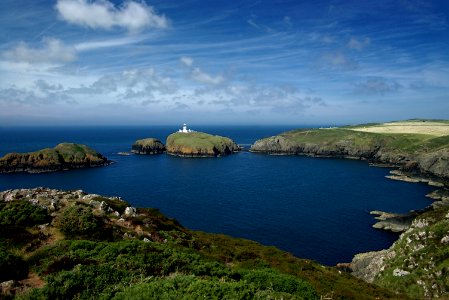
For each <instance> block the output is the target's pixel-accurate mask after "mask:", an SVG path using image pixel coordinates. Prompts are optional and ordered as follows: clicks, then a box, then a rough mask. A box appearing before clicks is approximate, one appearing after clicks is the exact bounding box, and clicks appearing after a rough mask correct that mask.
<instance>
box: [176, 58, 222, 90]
mask: <svg viewBox="0 0 449 300" xmlns="http://www.w3.org/2000/svg"><path fill="white" fill-rule="evenodd" d="M180 61H181V62H182V63H183V64H184V65H185V66H186V67H187V68H188V69H189V70H190V75H189V76H190V78H191V79H193V80H195V81H197V82H200V83H204V84H210V85H217V84H220V83H223V82H224V81H225V78H224V77H223V76H222V75H217V76H213V75H210V74H208V73H206V72H204V71H202V70H201V69H200V68H198V67H194V65H193V63H194V60H193V58H192V57H188V56H183V57H181V58H180Z"/></svg>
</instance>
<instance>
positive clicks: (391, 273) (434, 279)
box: [350, 193, 449, 299]
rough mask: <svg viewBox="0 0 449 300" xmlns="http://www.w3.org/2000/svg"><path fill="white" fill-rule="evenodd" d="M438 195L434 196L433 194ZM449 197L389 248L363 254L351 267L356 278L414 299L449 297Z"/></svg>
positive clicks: (417, 218)
mask: <svg viewBox="0 0 449 300" xmlns="http://www.w3.org/2000/svg"><path fill="white" fill-rule="evenodd" d="M433 194H435V193H433ZM448 202H449V197H448V195H447V193H446V195H445V196H443V197H440V198H439V200H437V201H436V202H434V203H433V205H432V208H431V209H428V210H427V211H426V212H424V213H422V214H420V215H418V216H417V217H416V218H415V219H414V220H413V222H412V223H411V225H410V226H409V228H408V229H407V230H406V231H405V232H404V233H402V234H401V236H400V237H399V239H398V240H397V241H396V242H395V243H394V244H393V245H392V246H391V247H390V248H389V249H386V250H382V251H377V252H369V253H361V254H358V255H356V256H355V257H354V259H353V260H352V263H351V264H350V267H351V269H352V272H353V274H354V275H355V276H357V277H359V278H361V279H364V280H366V281H368V282H372V283H375V284H377V285H379V286H382V287H385V288H388V289H390V290H392V291H397V292H399V293H407V294H408V295H409V296H410V297H411V298H412V299H434V298H444V299H446V298H447V297H448V296H449V281H448V277H447V274H448V272H449V267H448V263H449V256H448V254H447V251H448V247H449V206H448Z"/></svg>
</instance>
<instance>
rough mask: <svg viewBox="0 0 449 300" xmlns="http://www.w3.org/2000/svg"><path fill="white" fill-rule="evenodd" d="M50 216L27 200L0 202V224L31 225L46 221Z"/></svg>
mask: <svg viewBox="0 0 449 300" xmlns="http://www.w3.org/2000/svg"><path fill="white" fill-rule="evenodd" d="M49 220H50V216H49V215H48V213H47V210H45V209H43V208H42V207H39V206H37V205H33V204H31V203H30V202H28V201H24V200H17V201H11V202H6V203H5V202H1V203H0V225H4V226H33V225H36V224H43V223H47V222H49Z"/></svg>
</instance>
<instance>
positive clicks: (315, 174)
mask: <svg viewBox="0 0 449 300" xmlns="http://www.w3.org/2000/svg"><path fill="white" fill-rule="evenodd" d="M177 127H178V126H163V127H161V126H159V127H158V126H153V127H78V128H68V127H67V128H51V127H46V128H44V127H42V128H31V127H30V128H6V127H3V128H0V156H3V155H4V154H6V153H8V152H13V151H16V152H27V151H35V150H38V149H41V148H45V147H53V146H55V145H56V144H58V143H60V142H74V143H82V144H86V145H88V146H90V147H92V148H94V149H96V150H97V151H99V152H101V153H103V154H104V155H106V156H107V157H108V158H109V159H111V160H114V161H115V162H116V163H114V164H112V165H110V166H107V167H101V168H93V169H80V170H72V171H65V172H57V173H46V174H0V190H5V189H11V188H31V187H39V186H44V187H51V188H58V189H83V190H85V191H87V192H89V193H97V194H104V195H109V196H121V197H122V198H123V199H125V200H127V201H129V202H130V203H132V205H134V206H138V207H143V206H144V207H156V208H159V209H160V210H161V211H162V212H163V213H164V214H166V215H167V216H169V217H173V218H176V219H177V220H179V221H180V222H181V224H183V225H184V226H186V227H188V228H191V229H195V230H203V231H207V232H215V233H224V234H228V235H231V236H234V237H242V238H247V239H251V240H255V241H258V242H260V243H262V244H265V245H274V246H277V247H279V248H281V249H283V250H286V251H289V252H291V253H293V254H295V255H296V256H298V257H302V258H309V259H313V260H317V261H319V262H321V263H323V264H326V265H335V264H336V263H338V262H349V261H350V260H351V259H352V256H353V255H354V254H356V253H359V252H365V251H372V250H379V249H382V248H385V247H389V246H390V245H391V244H392V243H393V242H394V241H395V240H396V239H397V235H396V234H393V233H387V232H384V231H379V230H375V229H373V228H372V227H371V226H372V225H373V224H374V219H373V216H371V215H370V214H369V211H371V210H383V211H391V212H406V211H408V210H411V209H419V208H424V207H425V206H427V205H429V204H430V201H429V200H428V199H427V198H426V197H425V195H426V194H427V193H428V192H429V191H430V190H431V189H430V187H428V186H426V185H423V184H412V183H405V182H398V181H393V180H389V179H386V178H385V175H387V174H388V172H389V170H388V169H385V168H376V167H369V166H368V164H367V163H366V162H363V161H354V160H344V159H330V158H308V157H301V156H269V155H263V154H253V153H249V152H241V153H238V154H235V155H232V156H227V157H221V158H178V157H173V156H169V155H157V156H143V155H130V156H121V155H118V154H117V153H118V152H120V151H129V150H130V147H131V144H132V143H133V142H134V141H135V140H136V139H140V138H145V137H156V138H159V139H161V140H162V141H165V138H166V136H167V135H168V134H170V133H171V132H173V131H176V130H177V129H178V128H177ZM292 128H293V127H288V126H277V127H256V126H252V127H251V126H246V127H245V126H244V127H237V126H235V127H212V126H196V127H195V128H194V129H195V130H198V131H205V132H209V133H213V134H219V135H225V136H229V137H231V138H232V139H234V140H235V141H236V142H237V143H239V144H244V145H248V144H251V143H253V142H254V141H255V140H257V139H259V138H262V137H267V136H271V135H275V134H277V133H280V132H283V131H286V130H289V129H292Z"/></svg>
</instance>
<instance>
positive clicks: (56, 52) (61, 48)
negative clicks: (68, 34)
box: [3, 38, 77, 63]
mask: <svg viewBox="0 0 449 300" xmlns="http://www.w3.org/2000/svg"><path fill="white" fill-rule="evenodd" d="M76 56H77V55H76V50H75V48H73V47H71V46H67V45H65V44H64V42H62V41H61V40H59V39H55V38H45V39H43V40H42V45H41V47H38V48H33V47H31V46H29V45H28V44H27V43H25V42H20V43H19V45H18V46H16V47H14V48H13V49H11V50H8V51H5V52H3V57H4V58H6V59H7V60H11V61H15V62H28V63H61V62H62V63H67V62H70V61H73V60H75V59H76Z"/></svg>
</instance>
